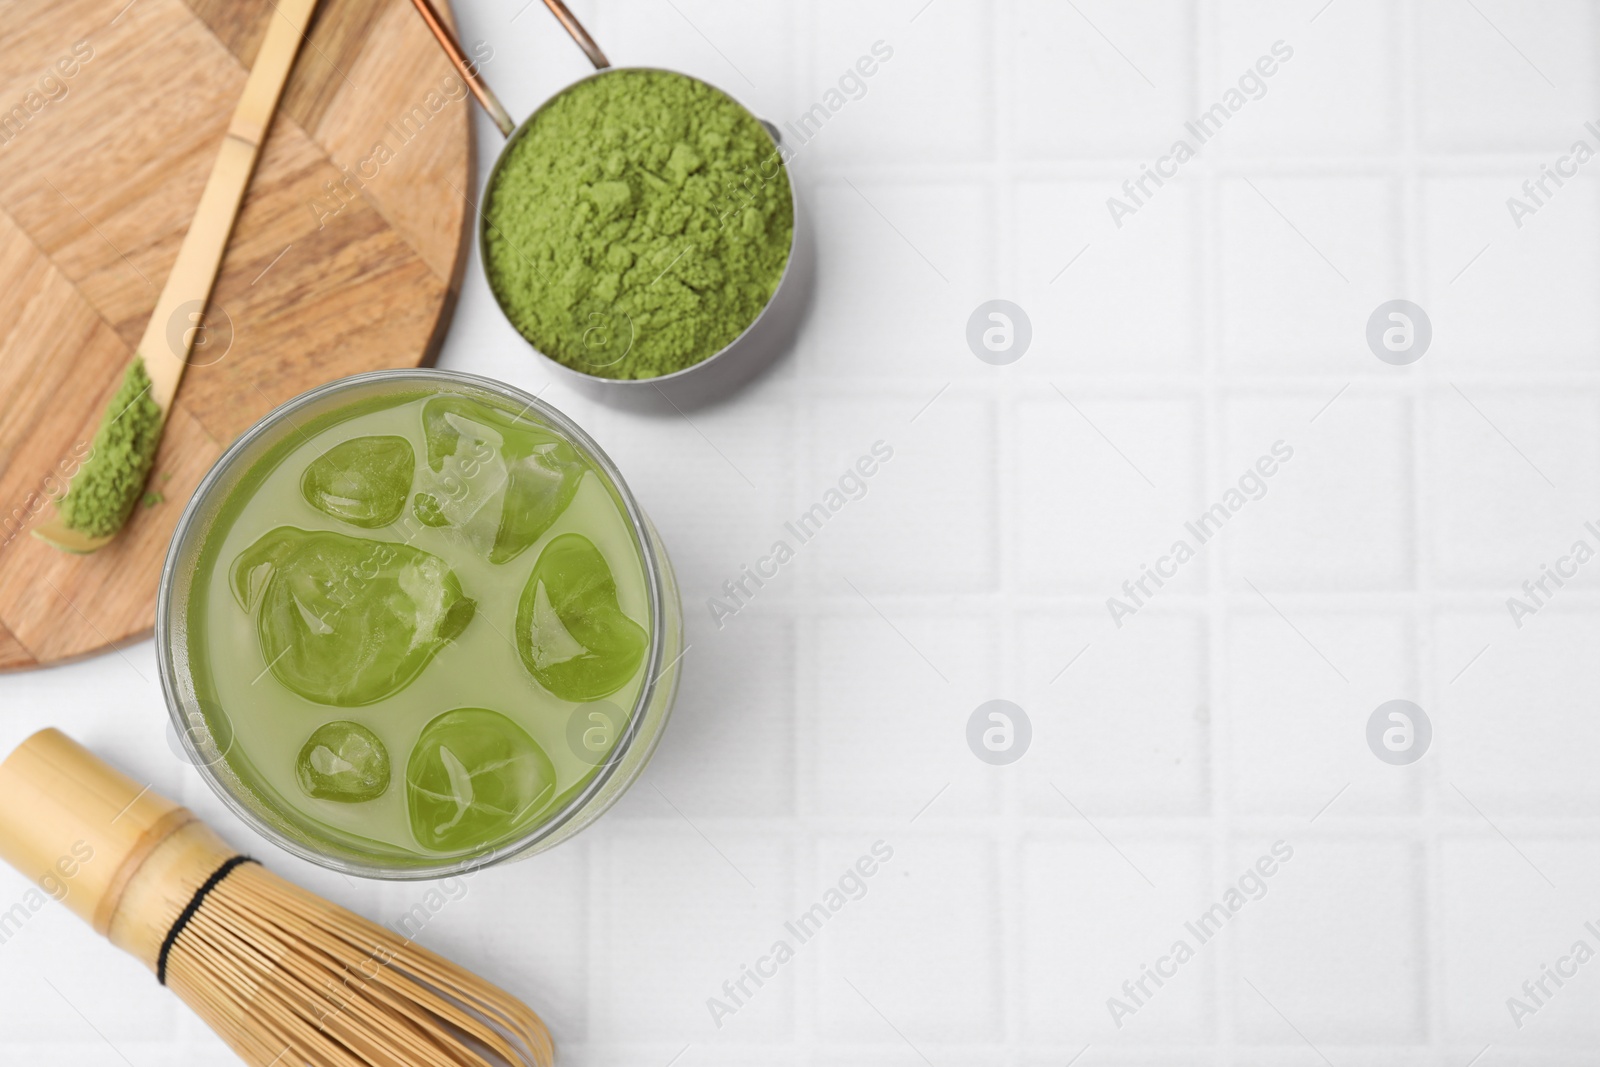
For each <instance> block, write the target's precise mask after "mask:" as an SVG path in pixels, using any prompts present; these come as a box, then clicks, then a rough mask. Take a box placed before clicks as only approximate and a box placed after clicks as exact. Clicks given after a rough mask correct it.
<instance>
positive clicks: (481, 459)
mask: <svg viewBox="0 0 1600 1067" xmlns="http://www.w3.org/2000/svg"><path fill="white" fill-rule="evenodd" d="M156 633H157V649H158V655H159V657H160V662H161V673H162V681H163V685H164V687H165V689H166V693H167V703H168V705H169V707H170V709H171V712H172V716H173V721H174V725H175V727H176V728H177V731H178V734H179V737H180V738H181V740H182V743H183V745H184V748H185V751H186V752H187V753H188V755H189V756H190V757H191V758H192V759H193V760H194V761H195V763H196V764H197V765H199V766H200V767H201V769H202V771H203V773H204V774H205V775H206V777H207V778H208V780H209V781H210V783H211V785H212V787H213V788H214V789H215V790H216V791H217V793H218V794H219V795H220V796H221V797H222V798H223V799H224V800H225V801H226V802H227V803H228V804H229V806H230V807H232V808H233V809H234V810H235V811H236V812H237V813H238V814H239V815H240V816H241V817H242V818H244V819H245V821H246V822H249V823H251V824H252V825H254V826H255V827H256V829H258V830H260V831H261V832H262V833H264V834H266V835H267V836H268V837H269V838H271V839H273V840H274V841H276V842H277V843H279V844H280V845H282V846H283V847H285V848H287V849H289V850H290V851H292V852H295V853H297V854H299V855H301V856H303V857H305V858H307V859H310V860H313V861H314V862H318V863H321V864H324V865H325V866H329V867H333V868H335V869H338V870H342V871H347V872H350V873H355V874H365V875H372V876H378V877H387V878H431V877H439V876H442V875H446V874H451V873H457V872H460V871H463V870H468V869H471V868H475V867H478V866H482V865H484V864H486V863H490V862H495V861H497V860H501V859H505V858H508V857H511V856H517V855H525V854H529V853H532V852H536V851H540V850H542V849H545V848H548V847H550V846H551V845H554V844H556V843H557V842H559V841H562V840H564V839H565V838H567V837H569V836H571V835H572V834H573V833H576V832H577V831H578V830H580V829H582V828H583V827H584V826H586V825H588V823H589V822H591V821H592V820H593V819H594V818H596V817H597V816H598V815H599V814H600V813H601V812H603V811H604V810H605V809H606V808H608V807H610V806H611V804H612V803H614V802H615V801H616V799H617V798H618V797H619V796H620V795H621V793H622V792H623V791H624V790H625V789H626V788H627V787H628V785H629V784H630V783H631V782H632V781H633V780H634V779H635V778H637V777H638V775H639V773H640V772H641V771H642V770H643V768H644V765H645V763H646V761H647V760H648V759H649V757H650V754H651V752H652V751H653V750H654V748H655V744H656V741H657V739H658V737H659V735H660V732H661V728H662V726H663V725H664V723H665V721H666V718H667V716H668V714H669V712H670V711H671V707H672V699H673V695H674V693H675V691H676V689H677V668H678V662H677V661H678V658H679V655H680V652H681V649H682V613H681V609H680V605H679V601H678V593H677V588H676V585H675V584H674V581H673V576H672V570H671V567H670V565H669V563H668V561H667V557H666V554H665V552H664V551H663V549H662V547H661V543H660V540H659V538H658V536H657V535H656V533H655V530H654V529H653V528H652V527H651V525H650V523H649V520H648V519H646V518H645V516H644V514H643V513H642V512H641V511H640V510H639V506H638V504H637V503H636V502H635V501H634V499H633V497H632V495H631V494H630V493H629V492H628V488H627V486H626V485H625V484H624V483H623V481H622V477H621V475H620V474H618V472H617V470H616V468H615V467H613V466H612V464H611V462H610V461H609V460H608V459H607V458H606V456H605V454H604V453H602V452H601V451H600V449H599V447H598V446H597V445H596V444H595V443H594V442H593V441H592V440H591V439H590V438H589V437H588V435H587V434H585V433H584V432H583V431H582V430H581V429H579V428H578V427H577V426H576V425H574V424H573V423H572V422H571V420H569V419H567V418H566V417H565V416H563V415H562V414H561V413H560V412H558V411H556V410H555V409H554V408H552V407H550V406H549V405H547V404H543V403H541V402H540V401H538V400H537V399H535V398H534V397H531V396H528V395H526V394H524V393H521V392H519V391H517V390H515V389H512V388H511V387H509V386H506V385H503V384H501V383H499V382H495V381H492V380H489V379H486V378H478V377H473V376H470V375H464V374H454V373H447V372H443V371H428V370H405V371H381V372H378V373H375V374H363V375H358V376H356V377H353V378H345V379H342V380H340V381H337V382H334V383H332V384H330V385H327V386H324V387H322V388H320V389H317V390H314V391H312V392H310V393H306V394H305V395H303V396H301V397H298V398H297V399H295V400H292V401H290V402H289V403H287V404H285V405H283V406H282V407H280V408H278V409H277V410H275V411H273V412H272V413H271V414H269V415H268V416H267V417H266V418H264V419H263V420H262V421H261V422H259V423H257V424H256V425H255V426H254V427H253V428H252V429H251V430H249V431H248V432H247V433H245V434H244V436H243V437H241V438H240V439H239V440H238V441H237V442H236V443H235V444H234V445H233V446H232V447H231V448H229V449H228V451H227V452H226V453H224V454H223V456H222V458H221V459H220V460H218V461H217V464H216V466H215V467H213V468H212V470H211V473H210V474H209V475H207V477H206V479H205V481H203V482H202V483H201V485H200V488H199V489H198V490H197V491H196V493H195V496H194V498H193V500H192V501H191V502H190V504H189V506H188V508H187V509H186V510H185V512H184V514H183V517H182V519H181V520H180V522H179V524H178V529H177V532H176V534H175V535H174V537H173V542H172V548H171V550H170V551H169V553H168V555H167V562H166V568H165V570H164V572H163V574H162V579H161V594H160V598H159V601H158V607H157V616H156Z"/></svg>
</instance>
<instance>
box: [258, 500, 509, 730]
mask: <svg viewBox="0 0 1600 1067" xmlns="http://www.w3.org/2000/svg"><path fill="white" fill-rule="evenodd" d="M232 587H233V595H234V598H235V599H236V600H237V601H238V602H239V605H240V606H241V607H242V608H244V610H245V611H247V612H255V613H256V635H257V637H258V638H259V639H260V644H261V655H262V657H263V659H264V660H265V661H266V664H267V666H268V668H269V669H270V670H271V672H272V675H273V677H275V678H276V679H277V680H278V681H279V682H281V683H283V684H284V685H285V686H287V687H288V688H289V689H291V690H293V691H294V692H296V693H298V694H300V695H301V696H303V697H305V698H306V699H307V700H312V701H316V702H317V703H319V704H333V705H337V706H339V707H357V706H359V705H362V704H371V703H373V702H374V701H378V700H382V699H384V698H385V697H388V696H392V695H394V694H395V693H398V692H399V691H400V690H402V689H404V688H405V687H406V686H407V685H408V684H410V682H411V680H412V679H413V678H415V677H416V676H417V675H418V674H419V673H421V671H422V669H423V668H424V667H426V666H427V665H428V663H429V661H430V660H432V659H433V657H434V655H435V654H437V653H438V651H439V650H440V649H441V648H443V647H444V646H445V645H446V644H448V643H449V642H450V641H451V640H453V639H454V638H455V637H456V636H457V635H459V634H460V633H461V631H462V630H464V629H466V626H467V624H468V623H469V622H471V621H472V616H473V613H474V611H476V610H477V603H476V602H475V601H474V600H473V599H472V598H470V597H468V596H466V595H464V594H463V593H462V591H461V582H460V580H459V579H457V578H456V575H455V572H454V571H452V570H451V569H450V567H449V565H448V564H446V563H445V561H444V560H442V559H440V558H439V557H438V556H435V555H432V554H431V553H428V552H423V551H422V550H420V549H416V548H412V547H411V546H409V545H403V544H393V543H390V542H387V541H371V540H367V539H365V538H360V537H350V536H347V535H345V534H339V533H330V532H324V531H316V532H308V531H306V530H301V529H297V528H295V527H293V526H280V527H278V528H277V529H276V530H273V531H272V532H271V533H268V534H266V535H264V536H263V537H262V538H261V539H260V540H259V541H257V542H256V543H255V544H254V545H251V546H250V547H249V548H248V549H246V550H245V551H244V552H243V553H241V554H240V555H239V557H238V558H237V559H236V560H234V563H233V574H232Z"/></svg>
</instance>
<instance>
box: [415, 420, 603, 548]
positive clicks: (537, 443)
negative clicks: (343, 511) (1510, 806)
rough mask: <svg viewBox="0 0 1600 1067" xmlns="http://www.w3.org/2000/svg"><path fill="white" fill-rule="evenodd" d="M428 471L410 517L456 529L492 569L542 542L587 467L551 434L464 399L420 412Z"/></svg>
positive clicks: (564, 442) (570, 449)
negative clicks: (426, 444) (537, 542)
mask: <svg viewBox="0 0 1600 1067" xmlns="http://www.w3.org/2000/svg"><path fill="white" fill-rule="evenodd" d="M422 427H423V433H424V435H425V436H426V438H427V442H428V463H427V467H426V468H425V469H424V470H422V471H419V472H418V476H419V489H420V492H418V493H417V495H416V497H415V500H414V503H413V506H412V510H413V512H414V514H415V515H416V517H417V519H418V521H420V522H422V523H424V524H426V525H428V526H450V527H453V528H455V529H456V530H458V531H459V532H460V533H461V534H462V536H463V537H464V538H465V539H466V541H467V542H468V543H469V544H470V545H472V546H473V548H474V549H475V550H476V551H477V552H478V553H479V554H480V555H482V556H483V557H484V558H486V559H488V560H489V561H490V562H491V563H505V562H507V561H508V560H512V559H515V558H516V557H517V556H518V555H520V554H521V553H523V552H524V551H526V550H527V549H528V547H529V546H530V545H532V544H533V543H534V542H535V541H537V540H539V538H540V537H542V536H543V535H544V532H545V531H546V530H548V529H549V528H550V527H551V525H552V524H554V523H555V521H556V519H558V518H560V516H561V513H562V512H563V511H565V510H566V508H567V505H568V504H570V503H572V497H573V494H575V493H576V492H577V491H578V483H579V481H580V480H582V478H583V473H584V471H586V470H588V465H587V464H586V463H585V462H584V461H583V458H582V457H581V456H579V455H578V452H577V450H576V449H574V448H573V447H572V446H571V445H570V444H568V443H567V442H566V441H564V440H562V439H561V438H559V437H557V436H556V435H555V434H553V433H551V432H549V431H548V430H542V429H540V428H538V427H537V426H534V425H532V424H531V423H528V422H526V421H524V420H522V419H519V418H515V417H513V416H511V415H509V414H507V413H506V412H503V411H499V410H496V409H494V408H490V407H487V406H485V405H483V404H480V403H478V402H477V401H475V400H470V399H468V398H467V397H462V396H437V397H434V398H433V399H432V400H429V401H428V402H427V403H426V404H424V405H423V408H422Z"/></svg>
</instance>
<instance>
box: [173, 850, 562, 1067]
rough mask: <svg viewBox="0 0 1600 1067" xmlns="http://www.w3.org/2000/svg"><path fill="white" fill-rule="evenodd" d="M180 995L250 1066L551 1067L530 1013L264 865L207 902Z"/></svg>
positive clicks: (219, 888)
mask: <svg viewBox="0 0 1600 1067" xmlns="http://www.w3.org/2000/svg"><path fill="white" fill-rule="evenodd" d="M166 975H167V985H168V986H169V987H170V988H171V989H172V990H173V991H174V992H175V993H177V994H178V996H179V997H181V998H182V999H183V1000H184V1001H185V1002H186V1003H187V1004H189V1006H190V1007H192V1008H193V1009H194V1010H195V1012H196V1013H197V1014H199V1015H200V1016H201V1018H203V1019H204V1020H205V1021H206V1022H207V1023H208V1024H209V1025H210V1026H211V1027H212V1028H213V1029H214V1030H216V1032H217V1033H218V1034H219V1035H221V1036H222V1038H223V1039H224V1040H225V1041H227V1042H228V1044H229V1045H230V1046H232V1047H233V1049H234V1051H236V1052H237V1053H238V1054H239V1055H240V1056H241V1057H242V1058H243V1059H244V1060H245V1062H247V1063H250V1064H255V1065H258V1067H286V1065H289V1064H297V1065H298V1064H310V1065H314V1067H346V1065H349V1067H365V1065H369V1064H377V1065H389V1064H393V1065H396V1067H401V1065H412V1064H417V1065H421V1064H427V1065H435V1064H437V1065H440V1067H457V1065H459V1067H502V1065H515V1067H523V1065H526V1067H548V1065H549V1064H551V1062H552V1061H553V1058H554V1050H553V1048H552V1046H551V1042H550V1035H549V1033H548V1032H547V1031H546V1030H545V1027H544V1024H543V1023H542V1022H541V1021H540V1020H539V1017H538V1016H537V1015H535V1014H534V1013H533V1012H532V1011H531V1010H530V1009H529V1008H527V1007H526V1006H525V1005H524V1004H522V1003H521V1002H520V1001H518V1000H516V999H514V998H513V997H511V996H510V995H508V994H506V993H505V992H503V991H502V990H500V989H498V988H496V987H495V986H493V985H491V984H489V983H488V982H486V981H484V980H483V979H481V978H479V977H477V976H476V975H474V974H472V973H470V972H468V971H465V970H462V969H461V968H460V967H457V966H456V965H455V964H453V963H451V962H450V961H448V960H445V959H443V958H441V957H439V956H437V955H435V954H433V953H432V952H429V951H428V950H427V949H424V948H421V947H420V946H418V945H416V944H414V943H412V942H408V941H406V940H404V939H402V938H400V937H399V936H397V935H396V934H394V933H393V932H391V931H389V930H386V929H384V928H383V927H381V926H378V925H377V924H376V923H372V922H369V921H367V920H366V919H363V918H361V917H360V916H357V915H354V914H352V913H350V912H348V911H345V910H344V909H343V908H339V907H337V906H336V905H333V904H330V903H328V902H327V901H325V900H322V899H321V898H319V897H316V896H314V895H312V894H310V893H308V892H306V891H305V890H302V889H300V888H299V887H297V886H295V885H292V884H291V883H289V882H286V881H284V880H283V879H282V878H279V877H277V876H276V875H274V874H273V873H272V872H271V871H268V870H265V869H263V868H261V867H259V866H256V865H253V864H246V865H243V866H239V867H237V868H236V869H234V870H232V871H231V872H229V874H228V876H227V877H226V878H224V879H223V880H222V881H221V882H219V883H218V884H217V885H216V887H215V888H214V889H212V890H211V891H210V892H209V893H207V894H206V895H205V898H204V900H203V901H202V903H201V904H200V905H199V907H198V908H197V909H196V910H195V912H194V915H193V917H192V918H191V919H190V920H189V921H188V923H187V924H185V925H184V927H183V929H182V931H181V932H180V933H179V934H178V936H177V938H176V939H175V941H174V943H173V946H172V949H171V952H170V954H169V956H168V959H167V968H166Z"/></svg>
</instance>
